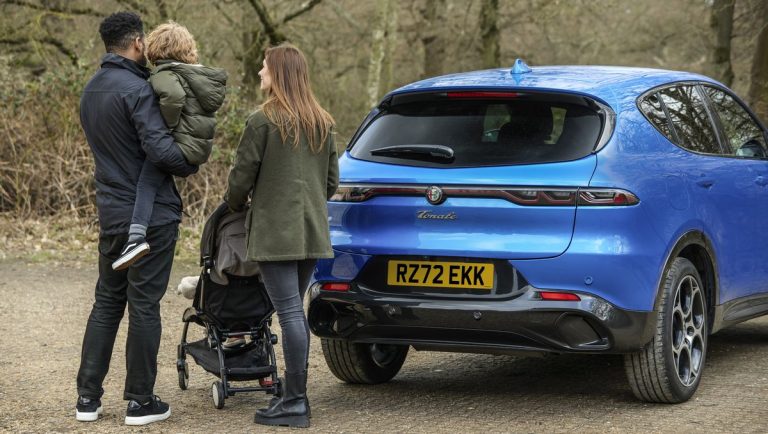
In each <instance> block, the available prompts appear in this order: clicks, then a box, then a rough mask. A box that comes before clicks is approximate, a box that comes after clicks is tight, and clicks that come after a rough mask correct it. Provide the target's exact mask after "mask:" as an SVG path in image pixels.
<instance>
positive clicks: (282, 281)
mask: <svg viewBox="0 0 768 434" xmlns="http://www.w3.org/2000/svg"><path fill="white" fill-rule="evenodd" d="M259 77H260V78H261V89H262V90H263V91H264V92H265V93H266V96H267V99H266V101H265V102H264V104H262V105H261V108H260V109H259V110H257V111H256V112H255V113H253V114H252V115H251V116H250V117H249V118H248V120H247V122H246V126H245V131H244V132H243V136H242V138H241V139H240V144H239V145H238V148H237V155H236V157H235V164H234V167H232V170H231V172H230V174H229V187H228V189H227V194H226V196H225V200H226V202H227V203H228V204H229V206H230V208H232V209H234V210H238V209H242V208H243V206H244V205H245V203H246V201H247V199H248V194H249V193H250V194H251V208H250V210H249V215H248V217H247V218H246V225H247V226H248V229H249V233H248V259H249V260H253V261H257V262H258V264H259V268H260V270H261V275H262V278H263V280H264V285H265V286H266V288H267V292H268V293H269V297H270V299H271V300H272V304H273V305H274V306H275V310H276V311H277V317H278V319H279V320H280V327H281V328H282V331H283V355H284V358H285V382H284V383H283V394H282V397H281V398H280V399H273V400H272V401H271V402H270V406H269V408H266V409H262V410H258V411H257V412H256V418H255V420H256V423H260V424H264V425H289V426H293V427H308V426H309V404H308V402H307V395H306V390H307V357H308V353H309V326H308V325H307V318H306V316H305V315H304V309H303V303H302V298H303V296H304V292H305V291H306V289H307V286H308V284H309V280H310V278H311V276H312V272H313V270H314V268H315V263H316V261H317V259H319V258H331V257H333V253H332V251H331V243H330V235H329V232H328V209H327V206H326V200H327V199H329V198H330V197H331V195H333V193H334V192H335V191H336V187H337V185H338V180H339V169H338V160H337V157H336V144H335V142H334V139H333V132H332V128H333V126H334V121H333V118H332V117H331V115H330V114H329V113H328V112H327V111H325V110H324V109H323V108H322V107H320V104H318V102H317V100H316V99H315V96H314V94H313V93H312V89H311V87H310V83H309V72H308V68H307V62H306V59H305V58H304V55H303V54H302V52H301V51H300V50H299V49H298V48H296V47H294V46H292V45H289V44H283V45H280V46H277V47H273V48H269V49H267V51H266V54H265V59H264V67H263V68H262V70H261V71H260V72H259Z"/></svg>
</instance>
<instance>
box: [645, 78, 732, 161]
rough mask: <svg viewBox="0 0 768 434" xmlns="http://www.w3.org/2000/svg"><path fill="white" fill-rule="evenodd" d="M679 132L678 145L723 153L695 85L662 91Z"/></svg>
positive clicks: (707, 152) (662, 97) (707, 151)
mask: <svg viewBox="0 0 768 434" xmlns="http://www.w3.org/2000/svg"><path fill="white" fill-rule="evenodd" d="M659 97H660V98H661V101H662V102H663V103H664V106H665V108H666V109H667V113H668V114H669V117H670V121H672V126H673V127H674V129H675V132H676V133H677V138H678V143H677V144H678V145H680V146H682V147H683V148H685V149H688V150H691V151H694V152H701V153H705V154H722V151H721V150H720V145H719V144H718V142H717V136H716V134H715V129H714V127H713V126H712V122H711V121H710V119H709V115H708V114H707V109H706V106H705V104H704V101H703V100H702V99H701V96H700V95H699V93H698V91H697V90H696V86H694V85H680V86H675V87H668V88H666V89H662V90H660V91H659Z"/></svg>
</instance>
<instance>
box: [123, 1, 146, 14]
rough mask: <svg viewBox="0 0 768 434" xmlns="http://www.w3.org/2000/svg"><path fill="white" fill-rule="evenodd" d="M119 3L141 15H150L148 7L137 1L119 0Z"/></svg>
mask: <svg viewBox="0 0 768 434" xmlns="http://www.w3.org/2000/svg"><path fill="white" fill-rule="evenodd" d="M117 3H118V4H121V5H123V6H125V7H127V8H128V9H133V10H135V11H137V12H139V13H140V14H141V15H149V12H148V11H147V8H145V7H144V6H142V5H141V4H139V2H137V1H132V0H117Z"/></svg>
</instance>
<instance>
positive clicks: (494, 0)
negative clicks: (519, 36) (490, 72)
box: [480, 0, 501, 68]
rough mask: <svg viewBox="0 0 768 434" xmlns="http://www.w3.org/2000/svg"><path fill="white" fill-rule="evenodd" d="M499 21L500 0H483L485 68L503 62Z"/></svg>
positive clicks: (482, 25)
mask: <svg viewBox="0 0 768 434" xmlns="http://www.w3.org/2000/svg"><path fill="white" fill-rule="evenodd" d="M498 21H499V0H483V4H482V7H481V8H480V36H481V38H482V47H481V48H480V51H481V54H482V58H483V68H497V67H499V65H500V64H501V58H500V53H499V26H498Z"/></svg>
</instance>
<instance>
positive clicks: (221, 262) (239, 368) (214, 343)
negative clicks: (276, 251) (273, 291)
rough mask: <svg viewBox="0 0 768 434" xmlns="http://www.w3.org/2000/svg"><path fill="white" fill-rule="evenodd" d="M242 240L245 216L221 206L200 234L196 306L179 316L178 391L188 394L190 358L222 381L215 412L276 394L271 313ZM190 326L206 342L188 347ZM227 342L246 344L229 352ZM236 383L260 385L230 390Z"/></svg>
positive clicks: (214, 391) (216, 389) (215, 393)
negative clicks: (251, 395) (242, 399)
mask: <svg viewBox="0 0 768 434" xmlns="http://www.w3.org/2000/svg"><path fill="white" fill-rule="evenodd" d="M245 237H246V234H245V212H231V211H230V210H229V209H228V207H227V205H226V204H223V205H221V206H219V208H218V209H216V211H214V212H213V214H211V216H210V217H209V218H208V220H207V221H206V223H205V227H204V229H203V236H202V241H201V245H200V265H201V266H202V272H201V274H200V279H199V280H198V283H197V287H196V289H195V297H194V301H193V304H192V306H191V307H189V308H187V309H186V311H185V312H184V315H183V317H182V320H183V321H184V330H183V332H182V334H181V343H180V344H179V346H178V359H177V361H176V368H177V369H178V372H179V387H180V388H181V389H182V390H186V389H187V387H188V386H189V368H188V366H187V360H186V357H187V354H189V355H191V356H192V358H193V359H194V360H195V363H197V364H198V365H200V366H201V367H202V368H203V369H205V370H206V371H208V372H210V373H211V374H213V375H215V376H217V377H218V378H219V379H220V380H219V381H215V382H214V383H213V385H212V387H211V392H212V397H213V405H214V406H215V407H216V408H217V409H221V408H224V400H225V399H226V398H228V397H230V396H233V395H235V394H236V393H242V392H256V391H263V392H266V393H268V394H275V395H278V396H279V393H280V380H279V379H278V377H277V364H276V360H275V351H274V348H273V346H274V345H275V344H276V343H277V336H276V335H274V334H272V332H271V331H270V328H269V327H270V325H271V324H272V313H273V312H274V308H273V307H272V303H271V302H270V300H269V296H268V295H267V292H266V289H265V288H264V284H263V283H262V282H261V281H260V279H259V275H258V268H257V266H256V264H255V263H253V262H248V261H245ZM191 323H195V324H197V325H199V326H201V327H203V328H204V329H205V337H204V338H202V339H200V340H198V341H195V342H187V331H188V329H189V325H190V324H191ZM227 338H242V339H244V341H245V343H244V344H242V345H240V346H238V347H234V348H227V347H225V345H224V342H225V341H226V340H227ZM247 338H250V339H249V340H248V339H247ZM235 381H237V382H240V381H258V382H259V384H258V386H256V385H255V384H253V385H250V386H247V387H234V386H233V385H232V384H231V382H235Z"/></svg>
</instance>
